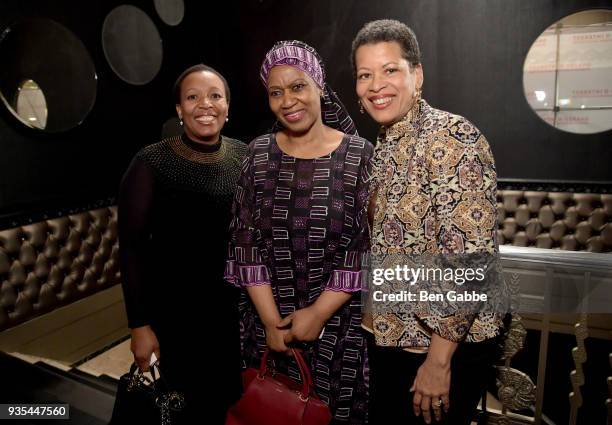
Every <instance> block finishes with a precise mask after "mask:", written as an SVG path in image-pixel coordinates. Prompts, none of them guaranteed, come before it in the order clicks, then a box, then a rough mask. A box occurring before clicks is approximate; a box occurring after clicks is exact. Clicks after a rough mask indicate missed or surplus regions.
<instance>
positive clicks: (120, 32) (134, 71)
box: [102, 5, 163, 85]
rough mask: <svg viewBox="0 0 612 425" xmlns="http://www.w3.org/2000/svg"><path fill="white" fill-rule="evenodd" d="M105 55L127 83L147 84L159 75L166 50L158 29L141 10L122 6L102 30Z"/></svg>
mask: <svg viewBox="0 0 612 425" xmlns="http://www.w3.org/2000/svg"><path fill="white" fill-rule="evenodd" d="M102 47H103V48H104V55H105V56H106V60H107V61H108V63H109V65H110V67H111V68H112V69H113V71H114V72H115V74H117V75H118V76H119V78H121V79H122V80H124V81H125V82H127V83H130V84H135V85H142V84H147V83H148V82H150V81H151V80H153V78H155V76H156V75H157V73H158V72H159V69H160V68H161V63H162V56H163V49H162V42H161V37H160V36H159V32H158V31H157V27H156V26H155V24H154V23H153V21H152V20H151V18H149V16H148V15H147V14H146V13H144V12H143V11H142V10H140V9H139V8H137V7H135V6H129V5H122V6H118V7H116V8H115V9H113V10H112V11H111V12H110V13H109V14H108V16H107V17H106V19H105V20H104V24H103V26H102Z"/></svg>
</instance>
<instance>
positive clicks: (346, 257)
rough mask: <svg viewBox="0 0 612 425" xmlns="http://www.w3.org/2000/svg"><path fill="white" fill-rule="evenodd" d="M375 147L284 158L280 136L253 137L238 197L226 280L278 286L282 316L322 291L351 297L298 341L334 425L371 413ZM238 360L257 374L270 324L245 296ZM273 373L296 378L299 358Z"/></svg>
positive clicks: (281, 361)
mask: <svg viewBox="0 0 612 425" xmlns="http://www.w3.org/2000/svg"><path fill="white" fill-rule="evenodd" d="M372 151H373V148H372V145H371V144H370V143H369V142H368V141H367V140H365V139H362V138H360V137H357V136H351V135H345V136H344V138H343V139H342V142H341V143H340V145H339V146H338V148H337V149H336V150H335V151H334V152H332V153H330V154H329V155H326V156H324V157H319V158H315V159H300V158H294V157H292V156H288V155H286V154H284V153H283V152H282V151H281V150H280V148H279V147H278V145H277V143H276V139H275V135H274V134H267V135H264V136H261V137H258V138H257V139H255V140H254V141H253V142H251V144H250V145H249V153H248V155H247V158H245V160H244V162H243V167H242V175H241V178H240V180H239V182H238V188H237V190H236V197H235V200H234V207H233V212H234V219H233V221H232V227H231V231H232V242H231V243H230V253H229V260H228V262H227V269H226V279H227V280H228V281H231V282H232V283H234V284H235V285H237V286H241V287H245V286H251V285H258V284H259V285H261V284H268V283H270V284H271V285H272V291H273V294H274V298H275V301H276V305H277V306H278V308H279V311H280V314H281V316H283V317H284V316H287V315H289V314H290V313H292V312H294V311H296V310H298V309H301V308H304V307H307V306H309V305H311V304H312V303H313V302H315V301H316V299H317V297H318V296H319V295H320V294H321V292H322V291H325V290H331V291H345V292H351V293H353V297H352V298H351V299H350V301H349V302H347V303H346V304H345V305H343V306H342V307H341V308H340V309H339V310H338V311H337V312H336V313H335V314H334V315H333V316H332V317H331V318H330V319H329V320H328V321H327V323H326V324H325V326H324V328H323V332H322V334H321V337H320V338H319V339H318V340H316V341H315V342H312V343H304V344H301V346H300V348H303V353H304V357H305V359H306V361H307V362H308V363H309V365H310V368H311V371H312V373H313V379H314V383H315V391H316V392H317V394H318V395H319V397H320V398H321V399H322V400H323V401H325V402H326V403H327V404H329V406H330V408H331V411H332V414H333V420H332V424H363V423H365V422H366V414H367V397H368V390H367V379H366V376H367V375H366V364H367V359H366V358H367V353H366V344H365V340H364V335H363V331H362V329H361V297H360V293H359V291H360V290H361V288H362V285H365V284H366V283H365V279H364V276H363V275H362V273H361V258H362V254H365V252H366V250H367V249H368V246H369V232H368V225H367V213H366V211H367V198H368V183H369V180H370V168H369V162H370V157H371V156H372ZM240 310H241V320H242V326H241V327H242V353H243V359H244V361H245V364H246V366H247V367H257V366H259V362H260V360H261V355H262V353H263V352H264V351H265V350H266V339H265V333H264V327H263V325H262V323H261V321H260V319H259V316H258V315H257V311H256V309H255V306H254V305H253V304H252V303H251V301H250V299H249V297H248V294H247V293H246V291H243V294H242V299H241V303H240ZM274 357H275V366H276V368H277V369H278V370H279V371H281V372H283V373H288V374H289V375H290V376H291V377H293V378H295V379H296V380H299V370H298V368H297V365H296V364H295V362H294V360H293V359H291V358H289V357H287V356H284V355H275V356H274Z"/></svg>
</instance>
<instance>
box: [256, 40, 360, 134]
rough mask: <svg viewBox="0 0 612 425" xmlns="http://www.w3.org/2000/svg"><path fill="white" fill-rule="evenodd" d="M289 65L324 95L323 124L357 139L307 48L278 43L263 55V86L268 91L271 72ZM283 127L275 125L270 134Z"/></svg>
mask: <svg viewBox="0 0 612 425" xmlns="http://www.w3.org/2000/svg"><path fill="white" fill-rule="evenodd" d="M279 65H289V66H293V67H295V68H298V69H299V70H301V71H304V72H305V73H306V74H308V76H309V77H310V78H312V79H313V81H314V82H315V83H316V84H317V86H319V88H320V89H321V90H322V91H323V99H321V117H322V119H323V123H324V124H325V125H327V126H329V127H332V128H335V129H336V130H339V131H342V132H343V133H347V134H353V135H357V129H356V128H355V123H353V120H352V119H351V116H350V115H349V113H348V111H347V110H346V108H345V107H344V105H343V104H342V102H341V101H340V99H339V98H338V95H336V93H335V92H334V91H333V90H332V89H331V87H330V86H329V84H327V83H326V82H325V68H324V66H323V61H322V60H321V57H320V56H319V54H318V53H317V51H316V50H315V49H314V48H312V47H310V46H309V45H308V44H306V43H304V42H302V41H297V40H287V41H279V42H278V43H276V44H275V45H274V46H273V47H272V48H271V49H270V50H269V51H268V53H266V57H265V59H264V61H263V63H262V64H261V70H260V72H259V76H260V77H261V81H262V82H263V84H264V86H265V87H266V88H267V87H268V78H269V76H270V70H271V69H272V68H274V67H275V66H279ZM282 128H283V126H282V125H281V124H280V123H279V122H278V121H277V122H276V124H274V127H273V128H272V131H278V130H281V129H282Z"/></svg>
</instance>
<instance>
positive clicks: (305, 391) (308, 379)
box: [258, 348, 314, 399]
mask: <svg viewBox="0 0 612 425" xmlns="http://www.w3.org/2000/svg"><path fill="white" fill-rule="evenodd" d="M269 353H270V350H269V349H268V350H266V351H265V352H264V354H263V357H262V358H261V365H260V366H259V374H258V375H259V378H263V377H264V375H265V374H266V373H267V372H268V354H269ZM291 353H292V354H293V358H294V359H295V362H296V363H297V365H298V368H299V369H300V376H301V377H302V391H301V392H302V397H303V398H304V399H308V397H309V396H310V391H311V389H312V387H313V386H314V385H313V383H312V376H311V374H310V368H309V367H308V365H307V364H306V361H305V360H304V358H303V357H302V354H300V352H299V351H298V350H296V349H294V348H292V349H291Z"/></svg>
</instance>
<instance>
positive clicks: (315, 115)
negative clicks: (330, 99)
mask: <svg viewBox="0 0 612 425" xmlns="http://www.w3.org/2000/svg"><path fill="white" fill-rule="evenodd" d="M321 94H322V92H321V89H320V88H319V87H318V86H317V84H316V83H315V82H314V80H313V79H312V78H310V76H308V74H306V73H305V72H304V71H302V70H300V69H297V68H294V67H292V66H288V65H279V66H275V67H274V68H272V69H271V70H270V75H269V77H268V103H269V105H270V110H272V112H273V113H274V115H276V118H277V119H278V120H279V121H280V123H281V124H282V125H283V127H285V128H286V129H287V130H289V131H290V132H292V133H297V134H301V133H305V132H307V131H308V130H310V129H311V128H312V126H313V125H314V124H315V123H316V122H317V121H321V122H322V120H321Z"/></svg>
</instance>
